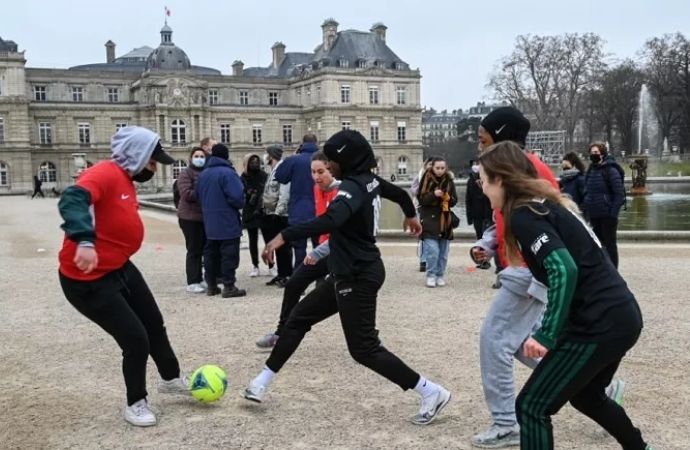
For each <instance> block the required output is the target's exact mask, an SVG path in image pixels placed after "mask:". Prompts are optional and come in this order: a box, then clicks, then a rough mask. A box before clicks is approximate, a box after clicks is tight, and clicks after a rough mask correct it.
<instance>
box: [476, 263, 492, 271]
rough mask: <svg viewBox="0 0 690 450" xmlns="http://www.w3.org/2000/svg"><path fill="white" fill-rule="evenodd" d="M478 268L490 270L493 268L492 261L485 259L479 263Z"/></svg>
mask: <svg viewBox="0 0 690 450" xmlns="http://www.w3.org/2000/svg"><path fill="white" fill-rule="evenodd" d="M477 269H482V270H489V269H491V263H490V262H489V261H484V262H483V263H481V264H477Z"/></svg>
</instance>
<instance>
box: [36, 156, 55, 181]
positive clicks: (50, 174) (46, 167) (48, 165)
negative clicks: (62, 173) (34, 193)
mask: <svg viewBox="0 0 690 450" xmlns="http://www.w3.org/2000/svg"><path fill="white" fill-rule="evenodd" d="M38 179H39V180H41V181H43V182H48V183H55V182H56V181H57V169H56V168H55V164H53V163H52V162H50V161H43V162H42V163H41V165H40V166H38Z"/></svg>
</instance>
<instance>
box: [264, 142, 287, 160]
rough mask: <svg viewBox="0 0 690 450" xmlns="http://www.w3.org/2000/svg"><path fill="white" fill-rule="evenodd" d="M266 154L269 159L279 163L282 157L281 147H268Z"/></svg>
mask: <svg viewBox="0 0 690 450" xmlns="http://www.w3.org/2000/svg"><path fill="white" fill-rule="evenodd" d="M266 153H268V156H270V157H271V158H273V159H275V160H277V161H280V160H281V159H282V157H283V147H281V146H280V145H270V146H268V147H267V148H266Z"/></svg>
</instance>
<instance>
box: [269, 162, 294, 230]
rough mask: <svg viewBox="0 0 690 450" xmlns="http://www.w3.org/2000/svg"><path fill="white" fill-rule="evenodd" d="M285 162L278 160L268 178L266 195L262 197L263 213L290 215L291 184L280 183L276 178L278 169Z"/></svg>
mask: <svg viewBox="0 0 690 450" xmlns="http://www.w3.org/2000/svg"><path fill="white" fill-rule="evenodd" d="M282 164H283V161H282V160H281V161H278V163H277V164H276V165H275V167H274V168H273V170H271V174H270V175H269V176H268V179H267V180H266V185H265V186H264V195H263V197H262V207H263V213H264V215H266V216H270V215H277V216H283V217H287V216H288V203H289V202H290V184H289V183H288V184H280V183H279V182H278V180H276V170H278V168H279V167H280V166H281V165H282Z"/></svg>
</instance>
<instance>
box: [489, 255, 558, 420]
mask: <svg viewBox="0 0 690 450" xmlns="http://www.w3.org/2000/svg"><path fill="white" fill-rule="evenodd" d="M498 276H499V280H500V281H501V288H500V289H499V290H498V291H497V292H496V295H495V296H494V298H493V301H492V302H491V306H490V308H489V312H488V313H487V315H486V318H485V319H484V323H483V324H482V328H481V332H480V341H479V363H480V367H481V371H482V387H483V388H484V398H485V400H486V404H487V406H488V407H489V411H490V412H491V416H492V417H493V421H494V423H495V424H497V425H501V426H511V425H515V424H516V423H517V418H516V417H515V380H514V376H513V358H517V359H518V360H519V361H520V362H522V363H523V364H525V365H527V366H528V367H530V368H532V369H534V368H535V367H536V366H537V363H538V360H534V359H531V358H527V357H526V356H524V354H522V344H523V342H524V341H525V340H526V339H527V338H528V337H530V336H531V335H532V332H533V331H535V330H536V329H538V328H539V326H540V322H541V317H542V313H543V312H544V308H545V306H546V288H545V287H544V286H543V285H538V284H536V283H537V282H536V281H534V280H533V278H532V274H531V273H530V271H529V270H528V269H527V268H517V267H507V268H505V269H503V270H502V271H501V272H500V273H499V275H498Z"/></svg>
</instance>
